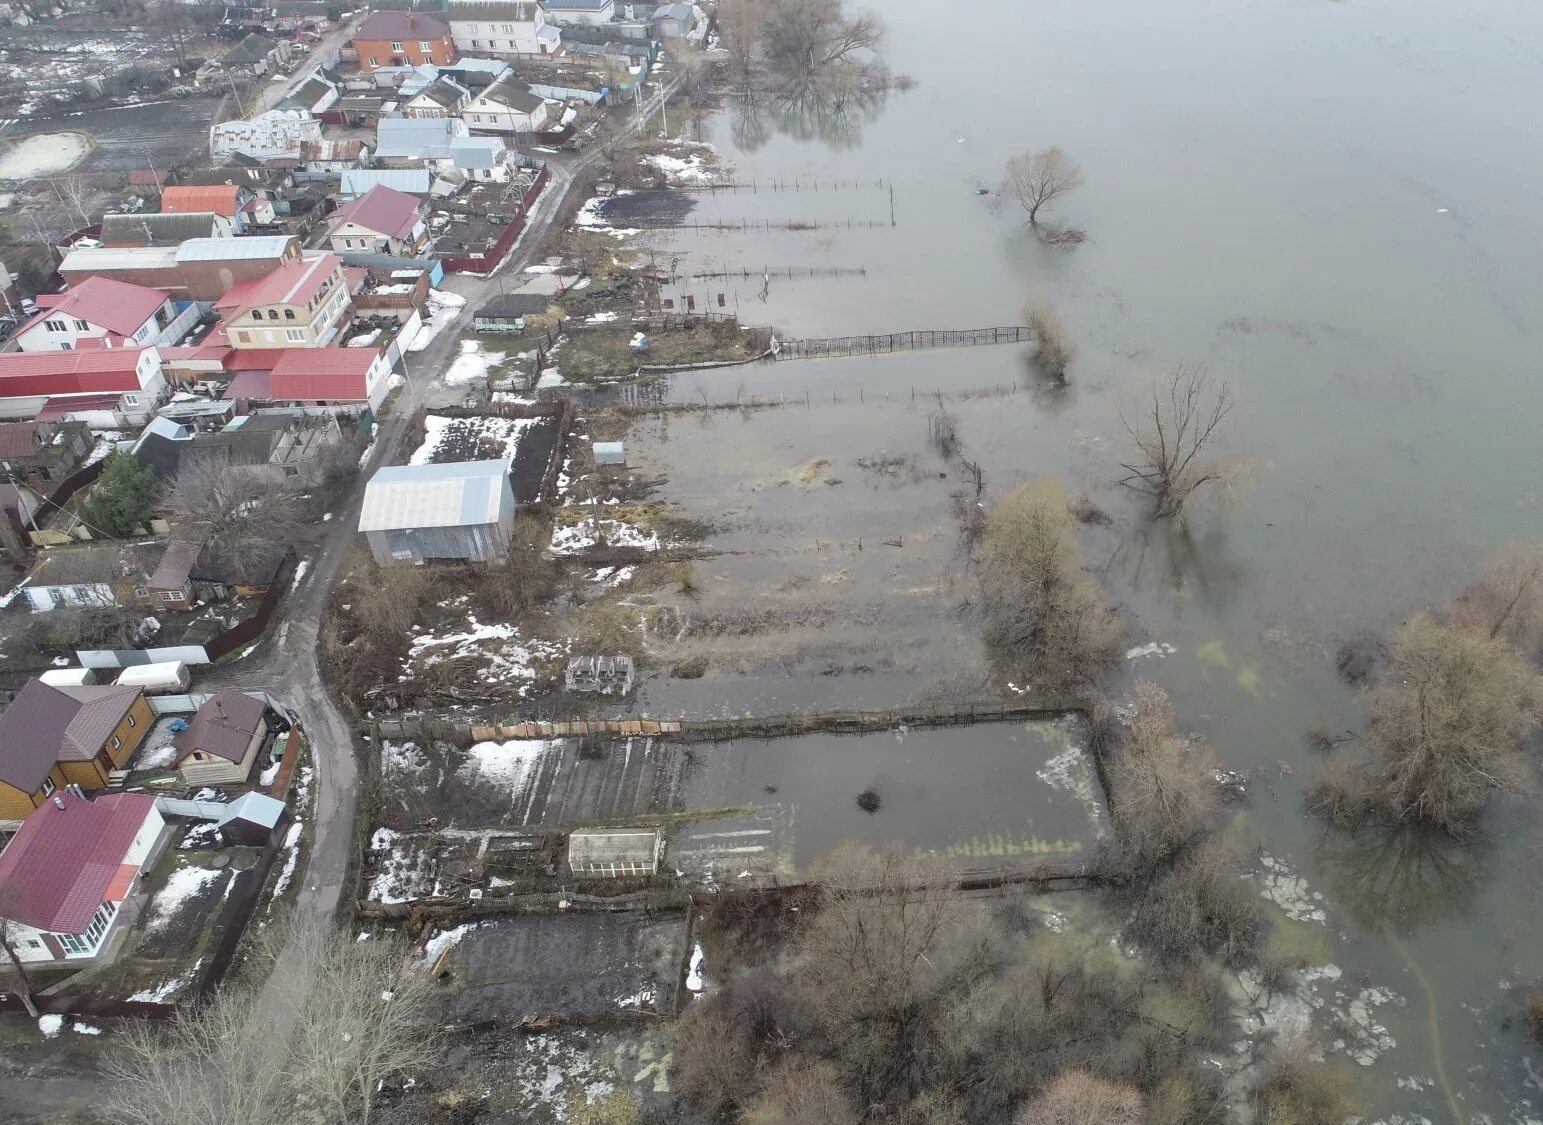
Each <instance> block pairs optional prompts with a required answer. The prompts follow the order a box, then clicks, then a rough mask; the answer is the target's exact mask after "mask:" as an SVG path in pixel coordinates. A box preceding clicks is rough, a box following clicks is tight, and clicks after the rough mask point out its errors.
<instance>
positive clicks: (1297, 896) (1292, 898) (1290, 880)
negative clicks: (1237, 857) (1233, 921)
mask: <svg viewBox="0 0 1543 1125" xmlns="http://www.w3.org/2000/svg"><path fill="white" fill-rule="evenodd" d="M1259 868H1260V870H1259V875H1258V879H1259V893H1260V894H1262V895H1263V896H1264V897H1265V898H1267V899H1269V900H1270V901H1271V902H1273V903H1274V904H1275V905H1276V906H1278V907H1280V908H1281V909H1282V910H1283V911H1285V913H1286V917H1288V918H1290V919H1291V920H1292V921H1294V922H1317V923H1318V924H1319V925H1326V924H1327V923H1328V920H1329V919H1328V914H1327V913H1326V912H1325V911H1324V908H1323V902H1324V899H1323V895H1322V894H1321V893H1320V892H1318V891H1315V890H1313V889H1312V888H1310V887H1309V886H1308V885H1307V880H1306V879H1303V878H1302V876H1301V875H1300V874H1299V873H1298V872H1297V870H1296V868H1294V867H1292V866H1291V865H1290V864H1289V863H1287V862H1286V861H1285V860H1282V859H1277V858H1275V857H1274V856H1272V855H1270V854H1269V853H1268V852H1261V853H1260V855H1259Z"/></svg>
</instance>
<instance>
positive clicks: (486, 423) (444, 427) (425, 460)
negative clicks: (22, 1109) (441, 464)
mask: <svg viewBox="0 0 1543 1125" xmlns="http://www.w3.org/2000/svg"><path fill="white" fill-rule="evenodd" d="M540 421H541V419H539V418H495V417H480V418H447V417H445V416H443V415H440V414H430V415H428V416H427V417H425V418H424V419H423V444H422V445H420V446H418V448H417V449H415V450H413V455H412V456H411V457H409V458H408V460H407V463H408V464H409V465H428V464H431V463H432V462H433V461H434V459H435V457H436V456H440V455H441V450H442V449H443V447H445V446H446V445H452V446H453V445H455V444H460V443H467V444H473V445H480V444H481V443H484V442H491V443H493V444H495V445H497V446H498V447H499V450H500V451H499V452H498V453H497V454H496V455H497V456H499V457H502V458H503V459H504V460H506V461H513V460H514V454H515V451H516V450H517V449H518V448H519V444H520V439H521V437H523V436H524V434H525V431H526V430H528V429H530V428H531V427H532V426H534V425H536V424H537V423H538V422H540ZM454 453H455V451H454V450H453V449H450V450H445V451H444V455H446V456H453V455H454ZM477 456H478V457H479V459H483V460H486V459H487V458H488V457H489V456H490V454H489V453H488V452H485V451H481V450H479V451H477Z"/></svg>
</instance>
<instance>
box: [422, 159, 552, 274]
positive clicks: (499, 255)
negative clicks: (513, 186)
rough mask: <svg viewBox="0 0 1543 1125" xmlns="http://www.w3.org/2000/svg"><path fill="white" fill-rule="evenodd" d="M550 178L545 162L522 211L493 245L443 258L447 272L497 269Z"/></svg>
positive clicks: (523, 226) (526, 195)
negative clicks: (484, 249) (485, 248)
mask: <svg viewBox="0 0 1543 1125" xmlns="http://www.w3.org/2000/svg"><path fill="white" fill-rule="evenodd" d="M549 179H551V172H550V170H549V169H548V168H547V166H546V165H545V164H543V165H542V166H541V171H540V172H539V173H538V174H537V175H536V182H535V183H533V184H531V185H530V187H529V188H528V189H526V192H525V194H524V195H523V196H522V197H521V198H520V213H519V214H518V215H516V216H515V217H514V218H512V219H510V220H509V223H508V225H507V226H505V227H504V229H503V231H502V233H500V234H499V236H498V238H497V240H496V241H494V243H493V245H492V246H490V247H488V249H487V250H486V251H485V252H484V253H481V254H469V255H466V256H465V257H459V258H444V259H442V260H441V261H440V265H442V266H443V267H444V268H445V272H446V273H492V272H493V270H495V269H497V268H498V264H499V263H500V262H502V261H503V260H504V256H505V255H506V254H508V253H509V250H510V248H511V247H512V246H513V245H514V244H515V242H516V241H517V240H518V239H519V237H520V235H521V233H522V232H523V231H524V230H525V219H526V217H527V216H528V215H529V214H530V209H531V207H532V205H533V204H534V203H535V202H536V199H537V197H538V196H540V194H541V189H542V188H544V187H546V184H547V181H548V180H549Z"/></svg>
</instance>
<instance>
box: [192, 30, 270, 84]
mask: <svg viewBox="0 0 1543 1125" xmlns="http://www.w3.org/2000/svg"><path fill="white" fill-rule="evenodd" d="M289 58H290V46H289V44H288V43H285V42H282V41H280V40H275V39H269V38H268V37H267V36H266V35H258V34H256V33H253V34H251V35H248V36H247V37H246V38H245V39H243V40H241V42H239V43H237V44H236V45H235V46H234V47H232V48H231V49H230V50H228V51H226V52H225V53H224V54H223V55H221V56H220V57H219V58H217V59H215V60H214V62H212V63H210V64H209V65H207V66H205V67H204V68H203V69H202V70H200V71H199V72H198V80H199V81H200V82H215V81H223V80H224V77H225V76H226V75H234V76H237V77H241V76H245V77H248V78H262V77H265V76H266V75H269V74H272V73H274V72H275V71H279V70H283V69H284V67H286V66H287V65H289Z"/></svg>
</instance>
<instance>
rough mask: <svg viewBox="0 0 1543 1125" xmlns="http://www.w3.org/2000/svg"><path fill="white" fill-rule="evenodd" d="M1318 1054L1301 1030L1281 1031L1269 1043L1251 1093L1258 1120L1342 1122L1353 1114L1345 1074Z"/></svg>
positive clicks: (1303, 1124) (1297, 1124)
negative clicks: (1260, 1074) (1260, 1075)
mask: <svg viewBox="0 0 1543 1125" xmlns="http://www.w3.org/2000/svg"><path fill="white" fill-rule="evenodd" d="M1322 1058H1323V1049H1322V1048H1321V1047H1320V1046H1319V1045H1318V1044H1316V1043H1315V1042H1313V1040H1312V1038H1311V1036H1310V1035H1309V1034H1308V1032H1307V1031H1306V1030H1295V1031H1290V1032H1287V1033H1284V1034H1282V1035H1280V1036H1279V1037H1278V1038H1276V1040H1275V1041H1274V1042H1273V1043H1271V1044H1270V1047H1269V1050H1268V1051H1267V1052H1266V1053H1265V1057H1264V1060H1263V1061H1264V1066H1263V1068H1262V1071H1263V1074H1262V1077H1261V1078H1260V1080H1259V1083H1258V1085H1256V1086H1255V1087H1254V1089H1253V1091H1252V1092H1251V1097H1250V1101H1251V1108H1252V1109H1253V1116H1254V1120H1255V1121H1256V1122H1258V1125H1341V1122H1344V1121H1350V1120H1354V1119H1355V1117H1356V1114H1357V1112H1358V1107H1357V1105H1356V1103H1355V1099H1354V1097H1353V1096H1352V1093H1351V1080H1350V1076H1349V1075H1348V1074H1347V1073H1346V1071H1345V1069H1344V1068H1343V1067H1341V1066H1337V1065H1335V1064H1333V1063H1328V1062H1324V1061H1322Z"/></svg>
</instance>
